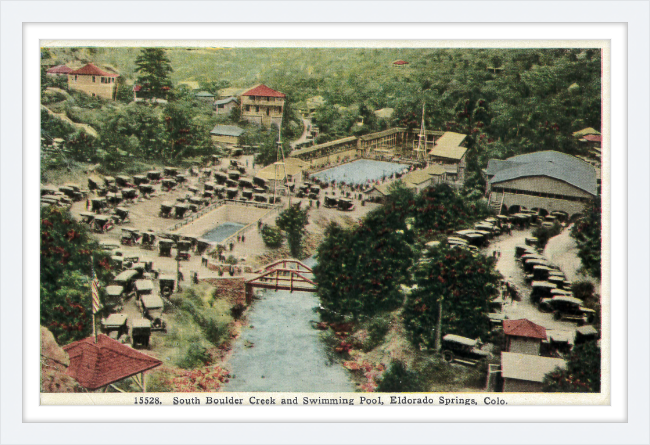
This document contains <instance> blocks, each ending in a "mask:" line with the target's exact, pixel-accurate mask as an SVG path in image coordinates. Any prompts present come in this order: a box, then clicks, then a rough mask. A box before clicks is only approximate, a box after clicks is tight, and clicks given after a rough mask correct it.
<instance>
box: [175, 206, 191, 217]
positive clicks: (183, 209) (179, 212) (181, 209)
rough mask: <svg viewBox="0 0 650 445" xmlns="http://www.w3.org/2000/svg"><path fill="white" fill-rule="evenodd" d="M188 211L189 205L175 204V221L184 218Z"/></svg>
mask: <svg viewBox="0 0 650 445" xmlns="http://www.w3.org/2000/svg"><path fill="white" fill-rule="evenodd" d="M189 211H190V205H189V204H185V203H183V204H176V205H174V216H176V219H182V218H184V217H185V214H186V213H187V212H189Z"/></svg>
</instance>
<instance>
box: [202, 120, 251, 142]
mask: <svg viewBox="0 0 650 445" xmlns="http://www.w3.org/2000/svg"><path fill="white" fill-rule="evenodd" d="M244 133H245V130H244V129H243V128H239V127H238V126H236V125H216V126H215V127H214V128H213V129H212V131H211V132H210V137H211V138H212V142H214V143H215V144H217V143H222V144H228V145H239V137H240V136H241V135H242V134H244Z"/></svg>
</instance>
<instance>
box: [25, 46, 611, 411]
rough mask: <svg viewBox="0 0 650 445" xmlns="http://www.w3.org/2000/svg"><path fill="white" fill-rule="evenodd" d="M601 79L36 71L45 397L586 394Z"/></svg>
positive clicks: (587, 66)
mask: <svg viewBox="0 0 650 445" xmlns="http://www.w3.org/2000/svg"><path fill="white" fill-rule="evenodd" d="M78 43H79V42H77V43H76V44H78ZM141 44H143V45H144V44H146V42H141ZM603 63H604V62H603V52H602V49H601V48H600V47H597V46H594V47H581V48H576V47H566V48H530V47H527V48H523V47H515V46H513V47H503V48H477V47H473V48H459V47H448V48H445V47H363V46H356V47H355V46H354V45H350V46H349V47H313V46H304V47H251V46H249V47H246V46H238V45H233V46H212V47H211V46H201V47H196V46H195V47H190V46H167V47H163V46H158V45H157V44H156V42H155V41H151V46H139V47H133V46H111V45H110V42H106V44H105V45H102V44H98V43H97V42H94V44H93V45H91V46H66V45H63V44H62V45H60V46H55V45H52V46H42V47H41V48H40V67H41V74H40V125H41V127H40V346H41V351H40V364H41V371H40V377H41V378H40V384H41V387H40V392H41V393H42V394H45V393H64V394H71V393H132V394H133V395H136V394H138V395H142V394H143V393H223V394H217V395H216V396H215V395H214V394H211V396H213V397H218V398H228V397H230V396H231V395H232V394H237V393H274V392H276V393H313V394H307V396H308V398H309V400H310V401H311V400H312V399H313V400H314V403H319V404H345V403H347V402H346V401H347V399H345V398H343V397H338V396H337V397H334V396H331V397H329V396H328V398H321V397H320V396H319V393H328V394H331V393H345V394H349V395H353V396H354V395H355V394H359V395H364V394H381V393H409V395H408V396H409V398H411V399H414V400H416V401H417V397H419V396H418V394H420V395H422V396H423V397H425V396H426V394H433V393H435V394H442V393H463V394H466V393H476V394H477V397H478V400H481V401H482V400H484V396H487V395H490V394H492V395H495V394H496V395H498V394H507V393H513V394H514V393H538V394H545V393H601V380H602V379H603V377H602V372H603V371H601V368H603V369H604V368H606V367H607V366H608V364H607V363H605V362H604V361H603V357H601V340H602V341H603V342H607V341H608V338H606V337H607V335H608V322H607V320H608V319H609V313H608V311H607V309H606V310H605V311H603V309H602V308H603V307H605V308H608V307H609V306H608V301H609V300H608V299H609V296H608V295H603V293H606V292H607V290H605V289H604V288H602V287H601V278H602V276H603V269H604V270H608V269H607V266H606V265H604V264H603V262H602V260H601V252H602V250H603V249H602V244H603V243H602V228H601V227H602V225H603V224H605V225H607V224H608V218H609V216H608V215H607V212H605V213H603V211H602V207H603V205H601V203H602V199H601V162H602V163H606V162H607V159H608V157H607V155H606V156H602V148H603V137H604V136H603V135H602V134H601V133H602V132H603V125H602V120H603V119H604V118H603V116H602V114H603V95H604V93H603V85H602V83H603V79H604V77H603ZM605 118H607V116H605ZM605 136H607V134H605ZM605 139H607V138H606V137H605ZM605 148H606V149H607V148H608V144H607V141H605ZM34 201H35V202H36V199H35V200H34ZM601 266H602V269H601ZM228 393H231V394H230V395H229V394H228ZM178 395H179V397H180V398H179V400H180V401H181V403H191V400H192V399H190V398H189V395H188V398H183V395H182V394H178ZM481 395H483V396H481ZM323 397H325V396H323ZM137 400H138V399H136V403H137ZM224 400H225V399H224ZM248 400H249V399H248V398H246V399H245V401H246V402H248ZM291 400H292V399H288V403H291ZM300 400H302V397H300ZM405 400H406V399H405ZM437 400H438V399H437V398H436V402H437ZM456 400H457V401H456V402H454V403H464V402H461V401H459V400H458V399H456ZM460 400H466V399H460ZM283 402H284V400H283ZM131 404H133V401H131ZM468 404H469V402H468Z"/></svg>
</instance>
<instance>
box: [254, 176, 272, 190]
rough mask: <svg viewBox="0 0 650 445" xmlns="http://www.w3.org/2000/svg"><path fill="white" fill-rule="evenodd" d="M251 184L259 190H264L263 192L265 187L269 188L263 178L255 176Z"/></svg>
mask: <svg viewBox="0 0 650 445" xmlns="http://www.w3.org/2000/svg"><path fill="white" fill-rule="evenodd" d="M253 184H254V185H255V187H257V188H261V189H264V190H266V189H267V187H268V186H269V183H268V181H267V180H266V179H264V178H260V177H259V176H255V177H254V178H253Z"/></svg>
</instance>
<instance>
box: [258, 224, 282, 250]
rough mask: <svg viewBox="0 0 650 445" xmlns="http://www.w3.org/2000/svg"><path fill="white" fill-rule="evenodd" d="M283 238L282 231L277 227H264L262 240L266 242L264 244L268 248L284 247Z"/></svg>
mask: <svg viewBox="0 0 650 445" xmlns="http://www.w3.org/2000/svg"><path fill="white" fill-rule="evenodd" d="M283 238H284V237H283V236H282V231H281V230H280V229H278V228H277V227H272V226H269V225H265V226H264V227H262V239H263V240H264V244H266V246H267V247H271V248H277V247H280V246H281V245H282V241H283Z"/></svg>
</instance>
